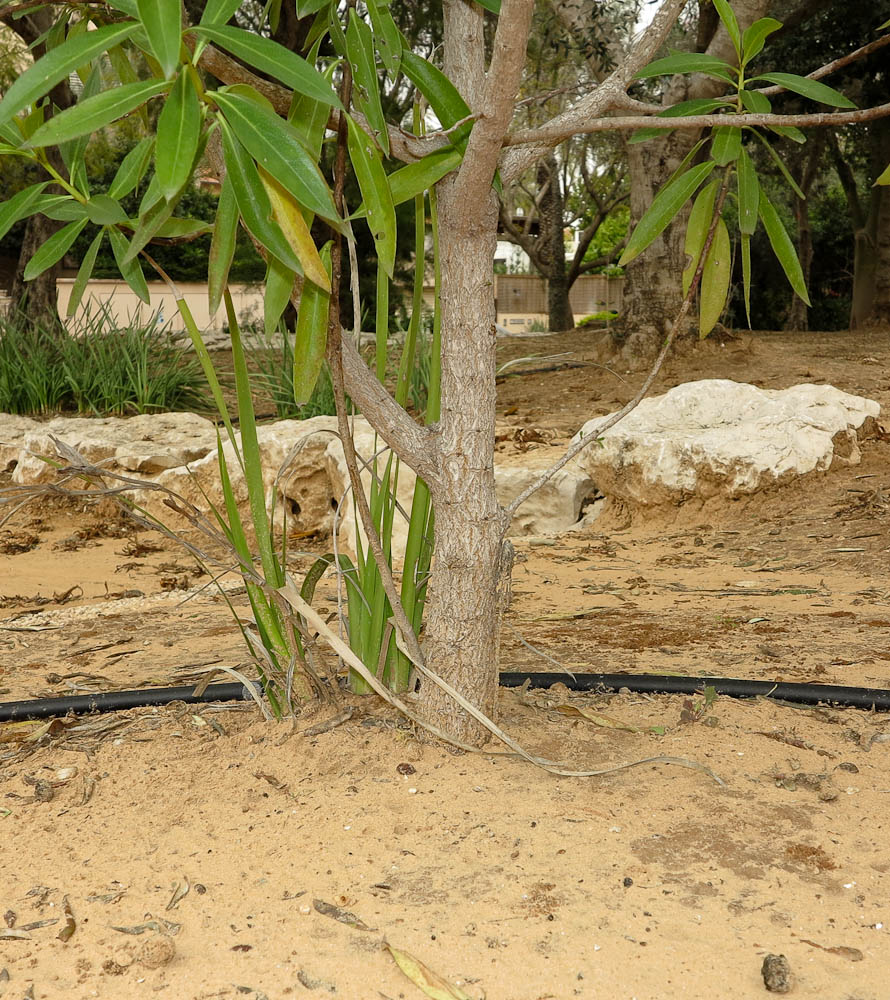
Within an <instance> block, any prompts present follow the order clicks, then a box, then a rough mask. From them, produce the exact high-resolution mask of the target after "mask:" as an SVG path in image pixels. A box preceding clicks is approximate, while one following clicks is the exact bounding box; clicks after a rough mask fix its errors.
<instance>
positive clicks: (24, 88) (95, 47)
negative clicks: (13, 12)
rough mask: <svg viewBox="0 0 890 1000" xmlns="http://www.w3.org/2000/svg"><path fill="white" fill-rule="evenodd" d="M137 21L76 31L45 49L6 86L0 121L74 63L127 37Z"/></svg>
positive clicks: (40, 93) (56, 80) (49, 87)
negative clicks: (60, 42)
mask: <svg viewBox="0 0 890 1000" xmlns="http://www.w3.org/2000/svg"><path fill="white" fill-rule="evenodd" d="M138 28H139V25H138V24H132V23H128V24H109V25H106V26H105V27H102V28H96V30H95V31H88V32H86V33H85V34H82V35H77V36H76V37H75V38H72V39H71V40H70V41H67V42H65V43H64V44H62V45H60V46H58V48H55V49H52V50H51V51H50V52H47V54H46V55H45V56H43V58H42V59H38V60H37V62H36V63H34V64H33V65H32V66H29V67H28V69H26V70H25V72H24V73H22V75H21V76H20V77H18V79H16V81H15V82H14V83H13V84H12V85H11V86H10V87H9V89H8V90H7V91H6V94H5V95H4V97H3V100H2V101H0V124H2V123H4V122H8V121H10V119H12V118H13V116H14V115H17V114H18V113H19V112H20V111H21V110H22V109H23V108H26V107H27V106H28V105H29V104H33V103H34V101H36V100H37V99H38V98H40V97H43V96H44V94H47V93H49V91H50V90H52V88H53V87H55V85H56V84H57V83H60V82H61V81H62V80H64V79H65V78H66V77H68V76H69V75H70V74H71V73H73V72H74V71H75V70H76V69H77V68H78V67H80V66H83V64H84V63H87V62H89V61H90V60H91V59H93V58H94V57H95V56H97V55H101V53H103V52H105V51H106V50H107V49H108V48H110V47H111V46H112V45H117V44H118V42H121V41H123V40H124V39H125V38H129V37H130V35H132V34H133V33H134V32H135V31H136V30H137V29H138Z"/></svg>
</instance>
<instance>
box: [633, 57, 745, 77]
mask: <svg viewBox="0 0 890 1000" xmlns="http://www.w3.org/2000/svg"><path fill="white" fill-rule="evenodd" d="M674 73H704V74H705V75H706V76H714V77H717V79H718V80H725V81H726V82H727V83H735V82H736V80H737V78H738V73H737V71H736V70H735V68H734V67H732V66H730V65H729V63H728V62H724V61H723V60H722V59H718V58H717V57H716V56H709V55H708V54H707V53H706V52H675V53H673V55H669V56H667V57H666V58H664V59H656V60H655V62H651V63H649V65H648V66H644V67H643V68H642V69H641V70H640V72H639V73H637V75H636V76H635V77H634V79H635V80H649V79H651V78H652V77H653V76H668V75H672V74H674Z"/></svg>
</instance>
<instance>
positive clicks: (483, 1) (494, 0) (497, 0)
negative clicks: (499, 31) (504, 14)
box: [477, 0, 501, 14]
mask: <svg viewBox="0 0 890 1000" xmlns="http://www.w3.org/2000/svg"><path fill="white" fill-rule="evenodd" d="M477 3H478V4H479V6H480V7H484V8H485V9H486V10H487V11H488V12H489V14H500V12H501V0H477Z"/></svg>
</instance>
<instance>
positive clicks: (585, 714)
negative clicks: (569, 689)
mask: <svg viewBox="0 0 890 1000" xmlns="http://www.w3.org/2000/svg"><path fill="white" fill-rule="evenodd" d="M556 711H557V712H559V713H560V715H574V716H580V717H581V718H582V719H587V721H588V722H592V723H593V724H594V725H595V726H602V727H603V728H604V729H622V730H624V731H625V732H627V733H641V732H642V731H643V730H642V729H640V728H639V727H638V726H631V725H630V724H629V723H627V722H621V720H620V719H613V718H612V717H611V716H610V715H603V714H602V713H601V712H594V711H593V709H591V708H582V707H580V706H578V705H557V706H556Z"/></svg>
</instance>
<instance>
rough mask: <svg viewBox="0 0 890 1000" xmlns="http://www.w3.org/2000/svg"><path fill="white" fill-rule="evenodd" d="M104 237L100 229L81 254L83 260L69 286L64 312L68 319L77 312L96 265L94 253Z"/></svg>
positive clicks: (96, 252) (102, 230)
mask: <svg viewBox="0 0 890 1000" xmlns="http://www.w3.org/2000/svg"><path fill="white" fill-rule="evenodd" d="M104 237H105V230H104V229H100V230H99V232H98V233H96V236H95V238H94V239H93V241H92V242H91V243H90V245H89V247H87V252H86V253H85V254H84V255H83V260H82V261H81V263H80V267H79V268H78V271H77V277H76V278H75V279H74V284H73V285H72V286H71V297H70V298H69V299H68V309H67V311H66V314H65V315H66V316H67V317H68V319H71V317H72V316H73V315H74V314H75V313H76V312H77V308H78V306H79V305H80V303H81V300H82V299H83V293H84V292H85V291H86V287H87V282H88V281H89V280H90V276H91V275H92V273H93V268H94V267H95V266H96V255H97V254H98V253H99V247H100V246H101V245H102V240H103V239H104Z"/></svg>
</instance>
